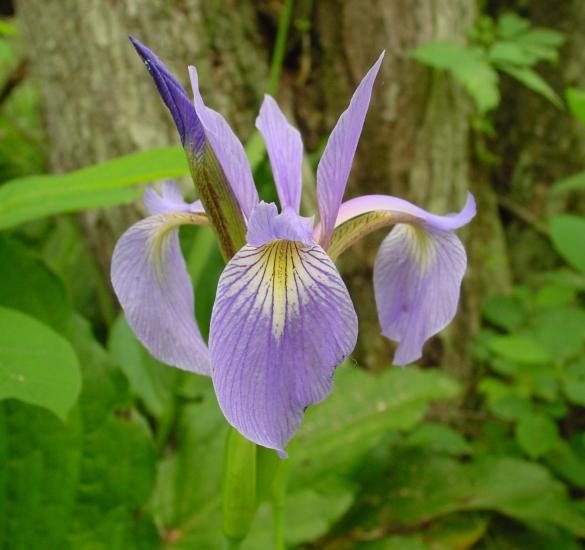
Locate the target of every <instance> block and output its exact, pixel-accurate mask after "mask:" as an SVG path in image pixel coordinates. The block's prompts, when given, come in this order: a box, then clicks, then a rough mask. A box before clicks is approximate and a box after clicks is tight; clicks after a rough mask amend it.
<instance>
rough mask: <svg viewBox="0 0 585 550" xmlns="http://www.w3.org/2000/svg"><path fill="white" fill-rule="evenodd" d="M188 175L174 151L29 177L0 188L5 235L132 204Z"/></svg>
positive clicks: (179, 153)
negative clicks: (143, 187)
mask: <svg viewBox="0 0 585 550" xmlns="http://www.w3.org/2000/svg"><path fill="white" fill-rule="evenodd" d="M188 173H189V168H188V166H187V161H186V159H185V153H184V152H183V151H182V150H181V149H178V148H175V147H166V148H161V149H152V150H150V151H142V152H139V153H134V154H131V155H126V156H123V157H119V158H116V159H113V160H110V161H107V162H103V163H101V164H96V165H95V166H90V167H88V168H83V169H81V170H77V171H75V172H70V173H69V174H64V175H41V176H28V177H25V178H20V179H16V180H12V181H8V182H6V183H5V184H4V185H2V186H1V187H0V229H4V228H7V227H12V226H14V225H17V224H19V223H22V222H26V221H30V220H34V219H38V218H43V217H45V216H50V215H52V214H61V213H63V212H75V211H79V210H87V209H89V208H98V207H103V206H112V205H116V204H125V203H129V202H131V201H133V200H135V199H136V198H138V197H139V196H140V195H141V191H140V189H137V188H136V186H137V185H139V184H144V183H147V182H151V181H154V180H158V179H161V178H172V177H179V176H185V175H187V174H188Z"/></svg>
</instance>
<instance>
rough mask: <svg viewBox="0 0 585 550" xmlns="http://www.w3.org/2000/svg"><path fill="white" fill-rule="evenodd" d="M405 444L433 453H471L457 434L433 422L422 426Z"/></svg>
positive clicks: (463, 439) (468, 446)
mask: <svg viewBox="0 0 585 550" xmlns="http://www.w3.org/2000/svg"><path fill="white" fill-rule="evenodd" d="M405 443H406V444H407V445H412V446H415V447H422V448H424V449H426V450H430V451H433V452H435V453H445V454H450V455H467V454H470V453H471V446H470V445H469V443H467V441H465V438H464V437H463V436H462V435H461V434H460V433H459V432H457V431H455V430H454V429H453V428H450V427H449V426H445V425H444V424H436V423H433V422H426V423H424V424H422V425H421V426H420V427H418V428H417V429H416V430H414V431H413V432H412V433H411V434H410V435H409V436H408V437H407V438H406V440H405Z"/></svg>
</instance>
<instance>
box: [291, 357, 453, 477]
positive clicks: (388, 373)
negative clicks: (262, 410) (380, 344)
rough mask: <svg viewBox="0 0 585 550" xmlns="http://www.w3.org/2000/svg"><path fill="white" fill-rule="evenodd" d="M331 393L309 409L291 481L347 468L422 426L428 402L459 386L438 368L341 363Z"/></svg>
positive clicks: (293, 455) (293, 458)
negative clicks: (373, 369) (394, 435)
mask: <svg viewBox="0 0 585 550" xmlns="http://www.w3.org/2000/svg"><path fill="white" fill-rule="evenodd" d="M334 381H335V385H334V388H333V392H332V393H331V395H330V396H329V397H328V398H327V400H326V401H324V402H323V403H321V404H319V405H316V406H314V407H311V408H310V409H309V410H308V411H307V413H306V415H305V420H304V421H303V424H302V426H301V429H300V431H299V433H298V435H297V436H296V438H295V442H296V443H295V445H296V446H295V447H294V449H293V452H292V453H291V458H290V460H291V463H292V464H291V471H290V476H291V479H292V481H291V483H293V484H294V483H298V484H299V485H307V484H308V483H313V482H315V481H316V480H320V479H323V478H324V477H326V476H327V475H328V474H330V473H331V472H336V473H339V472H342V471H347V469H348V468H351V467H352V466H353V465H355V463H356V462H357V461H358V460H359V459H360V458H361V457H362V456H364V454H365V453H366V452H367V451H368V450H370V449H372V448H373V447H374V446H375V445H376V444H377V443H378V442H379V441H380V440H381V439H382V438H384V437H388V435H389V433H391V431H393V430H408V429H412V428H413V427H414V426H415V425H416V424H418V423H419V422H420V421H421V420H422V418H423V416H424V414H425V412H426V409H427V406H428V405H429V404H430V403H431V402H432V401H435V400H438V399H449V398H452V397H454V396H455V395H456V394H457V393H458V391H459V388H458V385H457V384H456V382H455V381H453V380H452V379H451V378H449V377H447V376H445V375H444V374H442V373H440V372H439V371H434V370H424V371H421V370H419V369H417V368H415V367H409V368H408V369H399V368H395V367H394V368H388V369H386V370H385V371H384V372H383V373H381V374H379V375H373V374H370V373H367V372H365V371H363V370H361V369H359V368H356V367H350V366H341V367H339V368H338V369H337V372H336V374H335V378H334Z"/></svg>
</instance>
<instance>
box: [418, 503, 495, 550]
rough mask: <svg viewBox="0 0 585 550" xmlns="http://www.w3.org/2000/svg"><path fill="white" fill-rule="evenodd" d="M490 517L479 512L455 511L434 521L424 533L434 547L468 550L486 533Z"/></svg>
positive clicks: (424, 536) (425, 538)
mask: <svg viewBox="0 0 585 550" xmlns="http://www.w3.org/2000/svg"><path fill="white" fill-rule="evenodd" d="M488 521H489V520H488V519H487V518H485V517H482V515H481V514H478V513H473V512H471V513H469V512H464V513H455V514H450V515H448V516H446V517H444V518H440V519H439V520H437V521H434V522H433V523H432V524H431V525H430V527H429V528H428V529H427V530H425V532H424V534H423V538H424V540H425V541H426V542H427V543H428V544H429V545H430V547H431V548H433V549H438V550H442V549H444V550H447V549H454V550H466V549H470V548H473V547H475V545H476V544H477V543H478V542H479V541H480V539H481V538H482V537H483V536H484V535H485V532H486V530H487V528H488Z"/></svg>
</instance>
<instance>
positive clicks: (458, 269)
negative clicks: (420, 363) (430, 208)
mask: <svg viewBox="0 0 585 550" xmlns="http://www.w3.org/2000/svg"><path fill="white" fill-rule="evenodd" d="M466 266H467V257H466V255H465V249H464V248H463V244H462V243H461V241H460V240H459V238H458V237H457V236H456V235H455V234H454V233H452V232H451V231H444V230H440V229H431V228H424V227H423V226H420V225H416V224H398V225H397V226H396V227H395V228H394V229H393V230H392V231H391V232H390V234H389V235H388V236H387V237H386V238H385V239H384V241H383V242H382V245H381V246H380V249H379V250H378V255H377V257H376V262H375V264H374V291H375V296H376V305H377V308H378V317H379V319H380V325H381V326H382V333H383V334H384V336H386V337H387V338H389V339H391V340H394V341H396V342H398V348H397V350H396V354H395V356H394V363H395V364H398V365H406V364H407V363H412V362H413V361H416V360H417V359H418V358H419V357H420V356H421V355H422V347H423V344H424V343H425V341H426V340H427V339H428V338H430V337H431V336H433V335H434V334H436V333H437V332H439V331H440V330H442V329H443V328H445V327H446V326H447V325H448V324H449V323H450V322H451V320H452V319H453V317H454V316H455V313H456V311H457V303H458V302H459V293H460V288H461V281H462V279H463V275H464V273H465V268H466Z"/></svg>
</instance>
